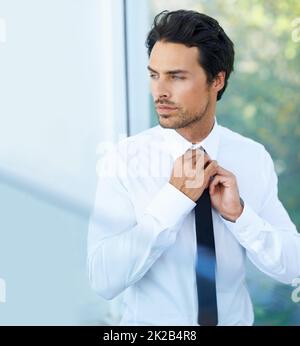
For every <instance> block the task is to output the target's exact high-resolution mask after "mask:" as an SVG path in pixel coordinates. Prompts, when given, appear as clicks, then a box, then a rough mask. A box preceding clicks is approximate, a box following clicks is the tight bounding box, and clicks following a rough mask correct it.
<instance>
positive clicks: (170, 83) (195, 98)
mask: <svg viewBox="0 0 300 346" xmlns="http://www.w3.org/2000/svg"><path fill="white" fill-rule="evenodd" d="M198 58H199V51H198V48H197V47H186V46H185V45H183V44H180V43H169V42H162V41H158V42H156V44H155V45H154V47H153V49H152V51H151V55H150V60H149V66H148V69H149V73H150V81H151V92H152V96H153V100H154V103H155V106H156V111H157V114H158V119H159V123H160V125H161V126H162V127H164V128H173V129H182V128H185V127H188V126H190V125H192V124H193V123H195V122H199V121H201V119H203V118H205V117H208V116H210V115H211V114H210V113H211V112H212V105H213V104H214V103H216V93H214V92H213V91H212V90H211V86H210V85H208V83H207V77H206V74H205V71H204V69H203V68H202V67H201V66H200V65H199V62H198Z"/></svg>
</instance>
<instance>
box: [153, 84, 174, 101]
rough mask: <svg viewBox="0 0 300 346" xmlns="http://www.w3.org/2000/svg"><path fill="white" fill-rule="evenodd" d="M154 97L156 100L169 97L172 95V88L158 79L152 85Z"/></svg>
mask: <svg viewBox="0 0 300 346" xmlns="http://www.w3.org/2000/svg"><path fill="white" fill-rule="evenodd" d="M152 91H153V97H154V99H155V100H159V99H169V98H170V97H171V92H170V90H169V89H168V88H167V87H166V84H165V83H164V82H162V81H156V83H155V85H153V86H152Z"/></svg>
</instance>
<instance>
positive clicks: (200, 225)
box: [195, 189, 218, 326]
mask: <svg viewBox="0 0 300 346" xmlns="http://www.w3.org/2000/svg"><path fill="white" fill-rule="evenodd" d="M196 203H197V205H196V207H195V222H196V235H197V261H196V281H197V292H198V323H199V324H200V325H203V326H205V325H206V326H216V325H217V324H218V310H217V298H216V280H215V266H216V253H215V241H214V230H213V222H212V212H211V201H210V195H209V191H208V189H205V190H204V192H203V194H202V195H201V197H200V198H199V199H198V200H197V202H196Z"/></svg>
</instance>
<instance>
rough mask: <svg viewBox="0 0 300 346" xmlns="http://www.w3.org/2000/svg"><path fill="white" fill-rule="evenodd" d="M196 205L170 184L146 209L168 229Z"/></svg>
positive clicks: (165, 186)
mask: <svg viewBox="0 0 300 346" xmlns="http://www.w3.org/2000/svg"><path fill="white" fill-rule="evenodd" d="M195 206H196V203H195V202H194V201H193V200H192V199H190V198H189V197H188V196H186V195H185V194H184V193H183V192H181V191H180V190H178V189H177V188H176V187H175V186H173V185H172V184H170V183H167V184H166V185H164V187H163V188H162V189H161V190H160V191H159V192H158V193H157V195H156V196H155V197H154V199H153V200H152V201H151V202H150V204H149V205H148V207H147V209H146V213H147V214H150V215H152V216H153V217H154V218H155V219H157V220H158V221H159V222H160V224H162V225H163V226H164V227H166V228H168V227H171V226H174V225H176V224H177V223H178V222H179V221H180V220H182V219H183V218H184V217H185V216H186V215H187V214H188V213H189V212H190V211H191V210H193V208H194V207H195Z"/></svg>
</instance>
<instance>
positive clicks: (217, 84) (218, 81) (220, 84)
mask: <svg viewBox="0 0 300 346" xmlns="http://www.w3.org/2000/svg"><path fill="white" fill-rule="evenodd" d="M225 76H226V72H225V71H221V72H219V73H218V75H217V76H216V78H215V79H214V80H213V84H212V86H213V88H214V89H215V90H216V92H218V91H220V90H221V89H223V88H224V84H225Z"/></svg>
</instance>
